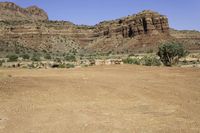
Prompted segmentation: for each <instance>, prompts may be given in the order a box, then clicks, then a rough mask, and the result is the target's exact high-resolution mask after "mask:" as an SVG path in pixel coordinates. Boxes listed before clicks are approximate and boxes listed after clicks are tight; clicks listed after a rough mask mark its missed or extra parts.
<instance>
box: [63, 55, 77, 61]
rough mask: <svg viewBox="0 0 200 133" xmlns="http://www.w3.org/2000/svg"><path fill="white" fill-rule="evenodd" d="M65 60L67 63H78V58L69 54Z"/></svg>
mask: <svg viewBox="0 0 200 133" xmlns="http://www.w3.org/2000/svg"><path fill="white" fill-rule="evenodd" d="M65 60H66V61H70V62H75V61H76V57H75V56H74V55H70V54H68V55H66V56H65Z"/></svg>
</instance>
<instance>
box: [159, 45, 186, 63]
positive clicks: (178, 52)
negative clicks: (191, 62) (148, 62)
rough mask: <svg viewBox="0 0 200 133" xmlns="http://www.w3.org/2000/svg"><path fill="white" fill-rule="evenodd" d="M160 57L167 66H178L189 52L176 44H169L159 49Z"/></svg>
mask: <svg viewBox="0 0 200 133" xmlns="http://www.w3.org/2000/svg"><path fill="white" fill-rule="evenodd" d="M157 54H158V56H159V57H160V60H161V61H162V62H163V64H164V65H165V66H172V65H173V64H177V63H178V60H179V59H180V58H181V57H184V56H186V55H187V54H188V52H187V51H186V50H185V49H184V47H183V46H182V45H181V44H179V43H176V42H168V43H165V44H162V45H161V46H160V47H159V51H158V53H157Z"/></svg>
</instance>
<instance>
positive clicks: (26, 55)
mask: <svg viewBox="0 0 200 133" xmlns="http://www.w3.org/2000/svg"><path fill="white" fill-rule="evenodd" d="M20 56H21V57H22V58H23V59H26V60H28V59H30V56H29V55H28V54H22V55H20Z"/></svg>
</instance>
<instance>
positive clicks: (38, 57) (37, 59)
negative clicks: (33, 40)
mask: <svg viewBox="0 0 200 133" xmlns="http://www.w3.org/2000/svg"><path fill="white" fill-rule="evenodd" d="M31 60H32V61H40V56H39V55H37V54H34V55H33V56H32V58H31Z"/></svg>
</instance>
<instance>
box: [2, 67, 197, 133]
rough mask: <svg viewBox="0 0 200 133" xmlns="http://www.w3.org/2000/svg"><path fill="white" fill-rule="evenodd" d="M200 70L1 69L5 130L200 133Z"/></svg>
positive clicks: (11, 132) (28, 132) (25, 132)
mask: <svg viewBox="0 0 200 133" xmlns="http://www.w3.org/2000/svg"><path fill="white" fill-rule="evenodd" d="M199 132H200V69H195V68H165V67H142V66H132V65H131V66H129V65H122V66H99V67H88V68H77V69H70V70H66V69H47V70H26V69H0V133H199Z"/></svg>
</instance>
